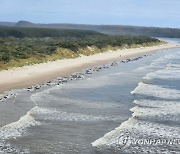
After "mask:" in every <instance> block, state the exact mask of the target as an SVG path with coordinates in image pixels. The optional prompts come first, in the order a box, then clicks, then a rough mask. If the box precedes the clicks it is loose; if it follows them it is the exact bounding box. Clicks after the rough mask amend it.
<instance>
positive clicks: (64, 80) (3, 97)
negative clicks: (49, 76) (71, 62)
mask: <svg viewBox="0 0 180 154" xmlns="http://www.w3.org/2000/svg"><path fill="white" fill-rule="evenodd" d="M147 56H150V54H145V55H143V56H139V57H136V58H128V59H126V60H122V61H120V63H128V62H131V61H137V60H139V59H141V58H143V57H147ZM117 64H118V62H116V61H114V62H111V63H109V64H106V65H102V66H98V67H95V68H88V69H86V70H85V72H84V73H81V72H78V73H74V74H72V75H70V76H69V77H58V78H57V79H55V80H51V81H47V82H46V83H43V84H41V85H35V86H31V87H29V88H27V89H26V90H27V91H29V92H31V91H35V90H39V89H40V88H41V87H45V86H56V85H61V84H63V83H67V82H68V81H71V80H77V79H83V78H84V76H85V75H90V74H93V72H98V71H100V70H101V69H105V68H109V67H111V66H116V65H117ZM11 97H16V94H15V93H12V91H10V92H7V93H5V94H4V95H1V96H0V101H5V100H6V99H8V98H11Z"/></svg>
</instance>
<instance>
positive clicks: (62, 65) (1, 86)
mask: <svg viewBox="0 0 180 154" xmlns="http://www.w3.org/2000/svg"><path fill="white" fill-rule="evenodd" d="M177 47H180V45H179V44H175V43H168V44H164V45H159V46H153V47H141V48H132V49H123V50H117V51H108V52H105V53H100V54H95V55H92V56H82V57H79V58H75V59H66V60H58V61H53V62H47V63H42V64H36V65H32V66H24V67H21V68H13V69H10V70H5V71H1V72H0V93H3V92H5V91H9V90H13V89H20V88H26V87H28V86H32V85H36V84H41V83H44V82H45V81H48V80H52V79H55V78H56V77H59V76H60V77H63V76H67V75H70V74H71V73H73V72H77V71H80V70H81V69H83V68H87V67H92V66H96V65H101V64H105V63H107V62H110V61H114V60H121V59H126V58H130V57H135V56H139V55H143V54H146V53H149V52H153V51H157V50H161V49H168V48H177Z"/></svg>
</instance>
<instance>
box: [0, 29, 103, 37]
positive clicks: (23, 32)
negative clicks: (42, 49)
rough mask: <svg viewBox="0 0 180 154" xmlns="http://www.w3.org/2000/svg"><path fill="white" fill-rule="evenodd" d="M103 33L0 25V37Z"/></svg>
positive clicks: (94, 34) (73, 35)
mask: <svg viewBox="0 0 180 154" xmlns="http://www.w3.org/2000/svg"><path fill="white" fill-rule="evenodd" d="M99 35H104V34H101V33H99V32H95V31H90V30H72V29H52V28H51V29H50V28H20V27H0V37H15V38H24V37H29V38H43V37H80V38H83V37H88V36H99Z"/></svg>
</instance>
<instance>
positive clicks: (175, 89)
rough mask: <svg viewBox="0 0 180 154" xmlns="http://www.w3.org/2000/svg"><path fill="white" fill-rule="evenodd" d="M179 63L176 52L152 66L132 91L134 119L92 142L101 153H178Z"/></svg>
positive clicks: (179, 127)
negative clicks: (149, 71) (150, 70)
mask: <svg viewBox="0 0 180 154" xmlns="http://www.w3.org/2000/svg"><path fill="white" fill-rule="evenodd" d="M179 60H180V57H179V52H175V53H173V54H168V55H166V56H163V57H161V58H159V59H158V60H155V61H154V62H153V63H152V64H151V65H150V67H152V72H151V73H148V74H147V75H146V76H145V77H144V78H143V81H142V82H140V83H139V84H138V86H137V87H136V88H135V89H134V90H133V91H132V92H131V94H132V95H133V96H134V104H135V107H133V108H132V109H131V111H132V112H133V114H132V117H131V118H129V120H127V121H125V122H124V123H122V124H121V125H120V126H119V127H118V128H116V129H115V130H113V131H111V132H109V133H107V134H105V135H104V136H103V137H102V138H100V139H98V140H96V141H94V142H93V143H92V146H94V147H96V148H97V150H98V151H99V153H140V154H141V153H142V154H144V153H164V154H169V153H175V154H178V153H179V151H180V119H179V117H180V87H179V84H178V83H180V76H179ZM174 82H175V83H174Z"/></svg>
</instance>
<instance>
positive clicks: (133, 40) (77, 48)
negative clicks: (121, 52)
mask: <svg viewBox="0 0 180 154" xmlns="http://www.w3.org/2000/svg"><path fill="white" fill-rule="evenodd" d="M54 30H55V29H54ZM54 30H52V31H51V30H50V31H48V32H47V29H35V28H28V31H27V29H26V28H22V29H20V28H19V31H21V32H24V33H23V36H24V37H22V38H21V37H20V38H19V36H20V35H19V33H16V31H15V33H13V34H14V36H16V38H15V37H0V70H2V69H8V68H11V67H17V66H24V65H30V64H33V63H41V62H47V61H49V60H50V61H53V60H57V59H64V58H75V57H78V56H80V55H81V54H83V55H91V54H95V53H99V52H105V51H107V49H111V50H115V49H118V48H124V47H126V48H130V47H139V46H144V45H152V44H157V43H160V41H159V40H157V39H154V38H150V37H146V36H127V35H121V36H117V35H116V36H112V35H105V34H101V33H97V32H91V31H81V30H78V31H77V30H57V33H54ZM55 31H56V30H55ZM58 32H59V33H58ZM4 33H5V32H4ZM47 34H48V35H47ZM7 36H12V35H10V34H7ZM21 36H22V35H21ZM25 36H26V37H25ZM27 36H28V37H27ZM37 36H39V38H38V37H37ZM42 36H46V37H42ZM47 36H48V37H47ZM50 36H51V37H50ZM57 36H58V37H57Z"/></svg>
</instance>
